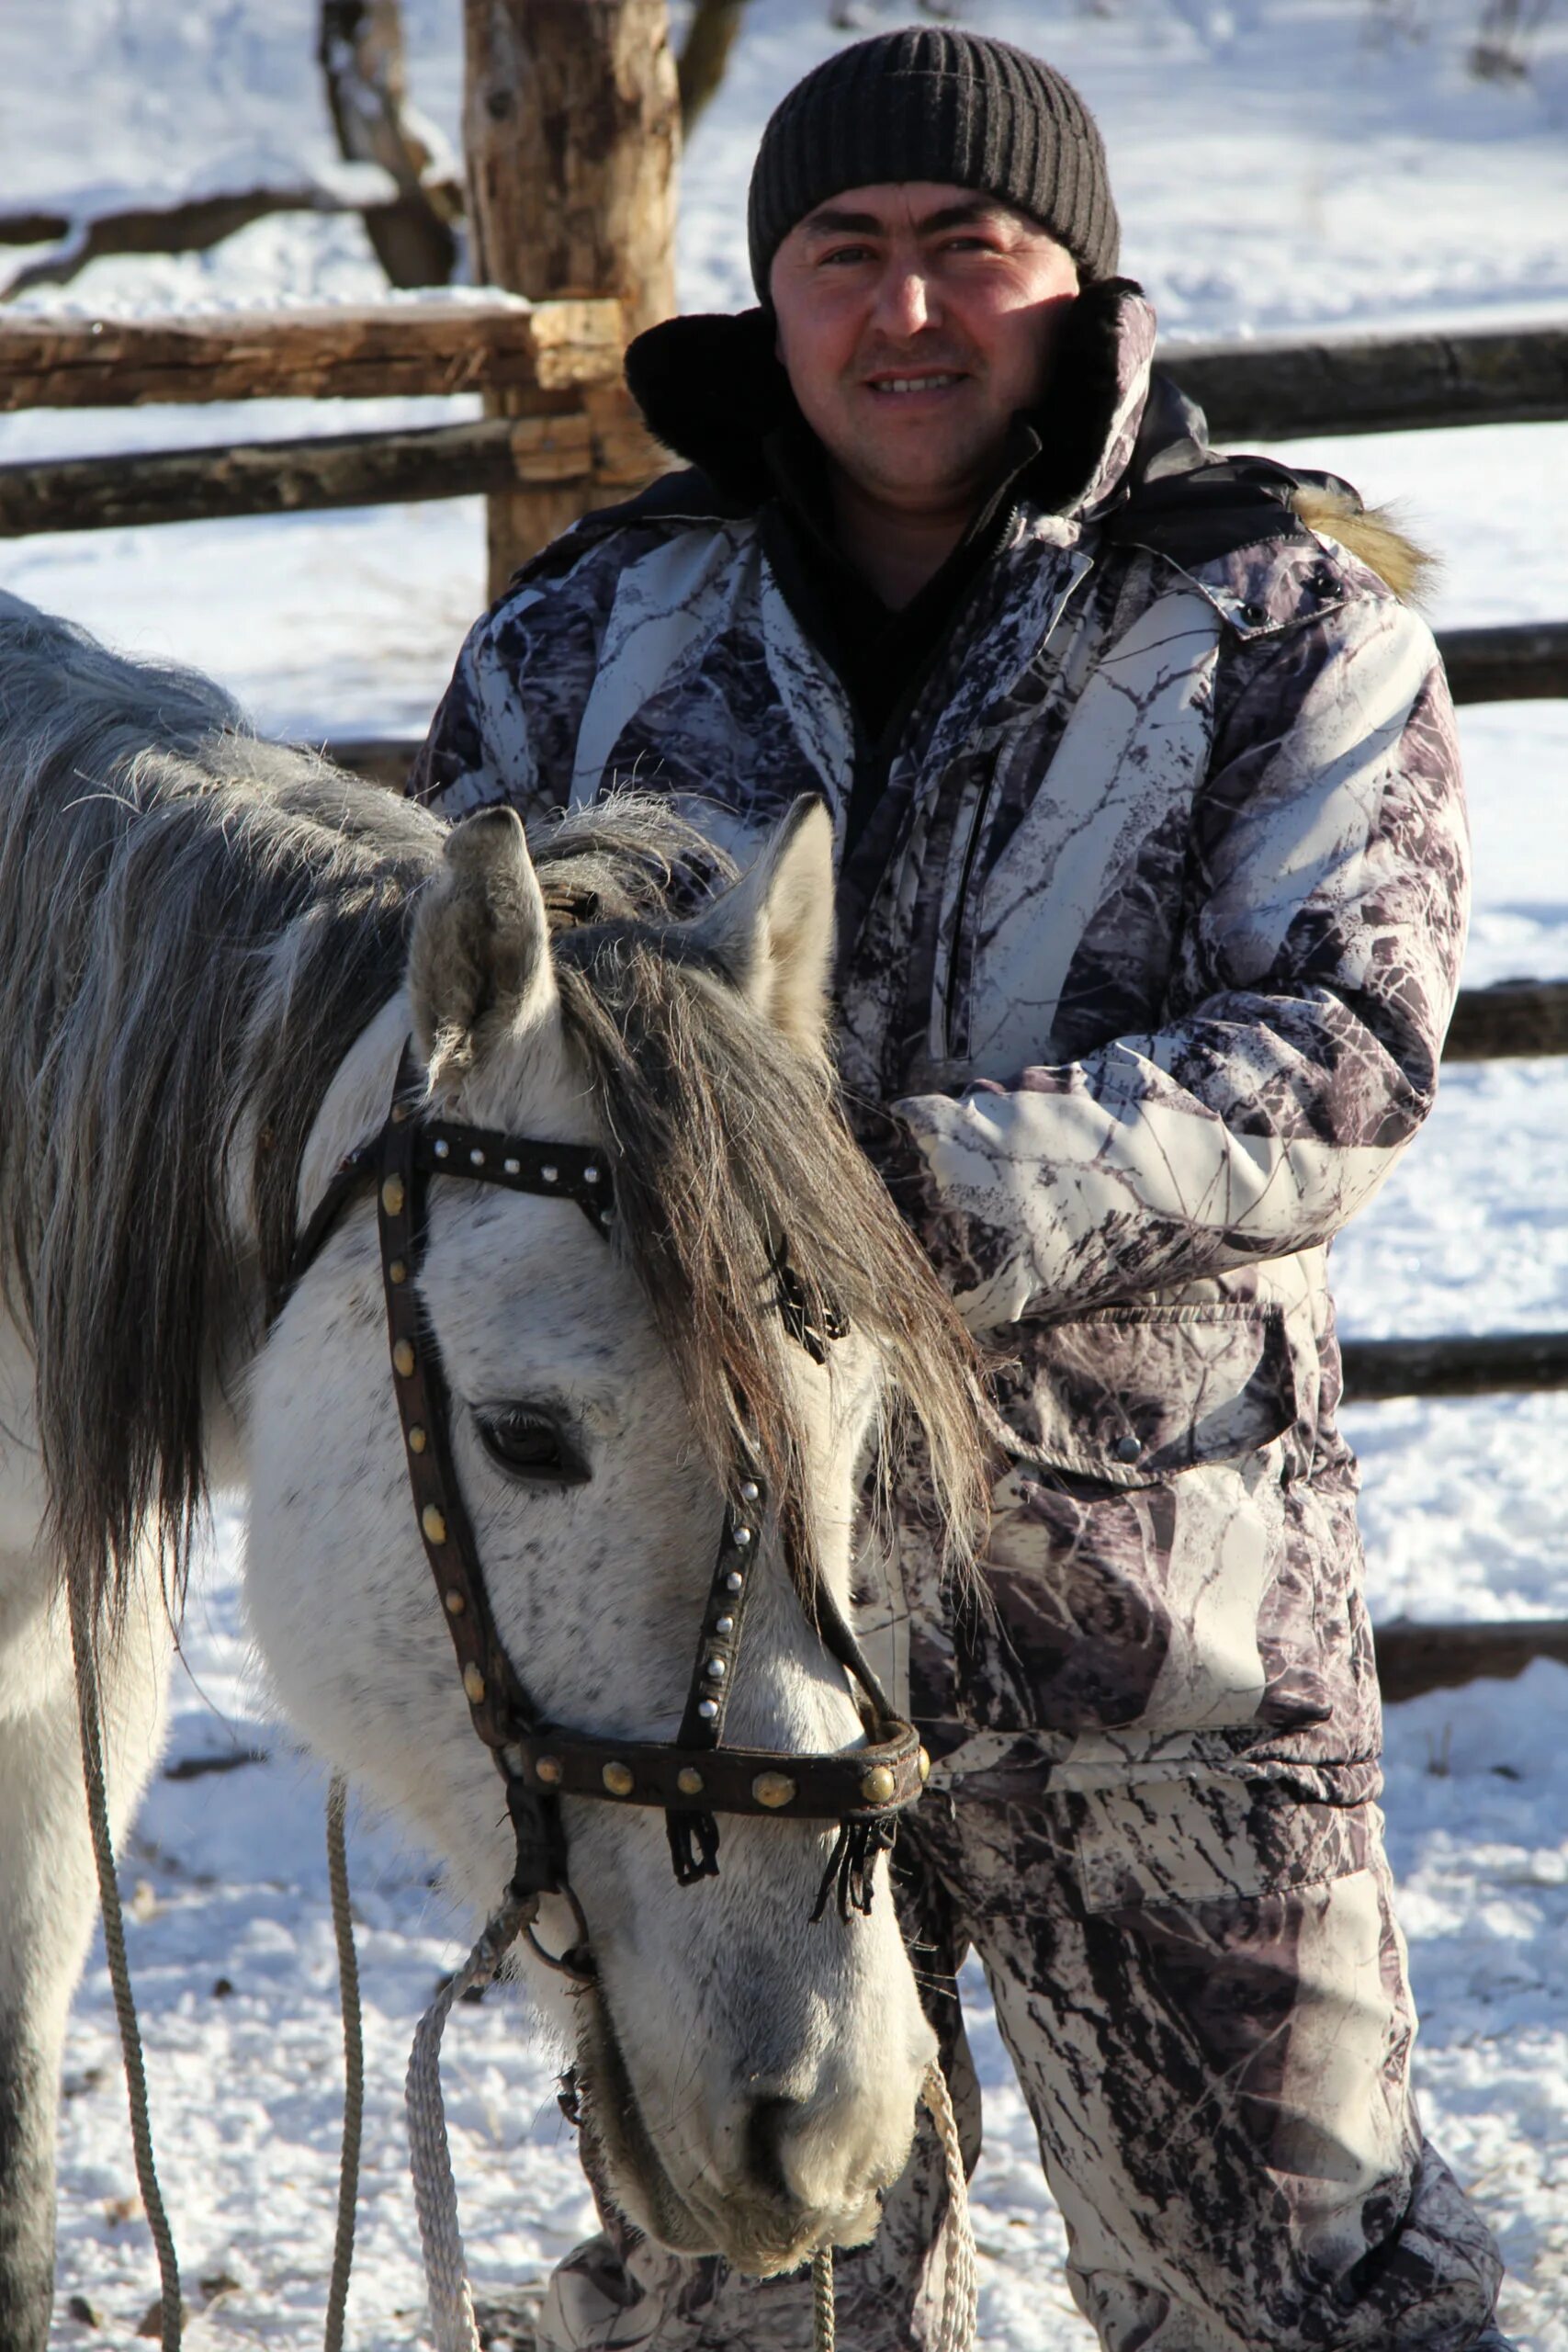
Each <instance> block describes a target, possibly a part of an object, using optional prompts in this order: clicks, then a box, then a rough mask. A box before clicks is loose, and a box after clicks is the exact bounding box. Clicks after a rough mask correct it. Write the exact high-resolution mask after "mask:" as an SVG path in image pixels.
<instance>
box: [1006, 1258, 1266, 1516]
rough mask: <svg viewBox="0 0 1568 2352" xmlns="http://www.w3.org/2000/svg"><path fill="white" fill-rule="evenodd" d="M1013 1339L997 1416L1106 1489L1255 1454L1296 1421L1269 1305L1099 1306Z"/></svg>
mask: <svg viewBox="0 0 1568 2352" xmlns="http://www.w3.org/2000/svg"><path fill="white" fill-rule="evenodd" d="M1018 1341H1019V1344H1018V1347H1017V1351H1016V1353H1015V1356H1014V1358H1013V1360H1012V1361H1011V1362H1010V1363H1009V1364H1007V1365H1006V1366H1005V1367H1004V1368H1003V1370H1002V1371H1001V1373H1000V1374H999V1375H998V1380H997V1383H996V1392H997V1404H998V1409H999V1411H1000V1413H1001V1415H1002V1418H1003V1419H1004V1420H1005V1421H1006V1422H1007V1423H1008V1424H1009V1426H1010V1428H1011V1429H1013V1430H1016V1431H1017V1432H1018V1435H1019V1436H1020V1437H1021V1439H1022V1440H1023V1442H1024V1445H1025V1446H1026V1447H1027V1449H1028V1451H1029V1453H1031V1454H1032V1455H1035V1456H1038V1457H1041V1458H1043V1461H1044V1462H1045V1463H1046V1464H1048V1465H1050V1466H1052V1467H1055V1468H1057V1469H1060V1470H1063V1471H1065V1472H1066V1473H1068V1474H1069V1475H1072V1476H1078V1477H1082V1478H1087V1479H1092V1480H1095V1481H1098V1482H1099V1483H1100V1484H1102V1485H1105V1486H1108V1487H1141V1486H1147V1485H1149V1484H1150V1483H1151V1482H1155V1481H1158V1480H1162V1479H1167V1478H1171V1477H1175V1476H1179V1474H1180V1473H1181V1472H1182V1471H1185V1470H1194V1469H1199V1468H1201V1467H1202V1466H1203V1465H1204V1464H1209V1463H1219V1462H1230V1461H1235V1460H1236V1459H1238V1458H1240V1457H1242V1456H1245V1455H1247V1454H1254V1453H1261V1452H1262V1451H1263V1449H1264V1448H1265V1447H1266V1446H1269V1445H1271V1444H1273V1443H1274V1442H1275V1441H1276V1440H1277V1439H1280V1438H1282V1437H1283V1436H1284V1435H1285V1433H1286V1432H1287V1430H1291V1429H1292V1428H1293V1426H1294V1425H1295V1423H1296V1421H1297V1419H1298V1408H1297V1397H1296V1378H1295V1368H1294V1364H1293V1363H1292V1354H1291V1348H1290V1343H1289V1337H1288V1334H1287V1331H1286V1328H1285V1316H1284V1310H1283V1308H1282V1307H1281V1306H1278V1305H1277V1304H1275V1303H1273V1302H1259V1301H1253V1300H1245V1301H1241V1300H1238V1301H1224V1300H1222V1301H1214V1302H1210V1303H1207V1304H1204V1305H1201V1306H1106V1307H1100V1308H1099V1309H1097V1310H1095V1311H1094V1312H1092V1313H1090V1314H1088V1315H1081V1316H1076V1317H1074V1318H1073V1320H1072V1321H1071V1322H1067V1323H1055V1324H1030V1325H1023V1326H1021V1327H1020V1329H1019V1332H1018Z"/></svg>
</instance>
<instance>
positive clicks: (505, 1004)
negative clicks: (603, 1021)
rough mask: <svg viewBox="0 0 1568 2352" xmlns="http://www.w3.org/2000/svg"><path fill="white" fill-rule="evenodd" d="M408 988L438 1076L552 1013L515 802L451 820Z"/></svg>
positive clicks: (418, 1036) (537, 906)
mask: <svg viewBox="0 0 1568 2352" xmlns="http://www.w3.org/2000/svg"><path fill="white" fill-rule="evenodd" d="M409 994H410V999H411V1001H412V1012H413V1033H414V1043H415V1046H417V1048H418V1051H419V1053H420V1055H421V1056H422V1057H423V1059H424V1061H425V1062H426V1063H427V1064H428V1065H429V1067H430V1071H431V1076H432V1079H433V1080H438V1079H441V1078H460V1077H462V1076H463V1075H464V1074H465V1073H466V1072H468V1070H469V1069H472V1068H473V1066H474V1064H475V1063H476V1062H477V1061H478V1060H479V1059H480V1057H482V1056H483V1055H484V1054H485V1053H487V1052H488V1051H490V1050H491V1048H492V1047H493V1046H498V1045H501V1044H502V1043H503V1042H504V1043H508V1044H515V1043H516V1042H517V1041H518V1040H519V1038H520V1037H521V1035H523V1034H524V1033H525V1032H526V1031H529V1030H532V1029H536V1028H537V1027H538V1026H539V1025H540V1024H541V1023H544V1022H545V1021H547V1020H548V1019H549V1018H551V1016H552V1015H553V1014H554V1012H555V1010H556V1003H557V997H556V981H555V971H554V968H553V967H552V965H551V962H550V933H549V920H548V917H547V914H546V912H545V901H544V898H543V896H542V894H541V892H540V889H539V882H538V876H536V874H535V872H534V864H533V860H532V859H531V858H530V856H529V855H528V844H527V842H526V841H525V838H524V833H523V824H522V820H521V819H520V818H519V817H518V815H517V812H516V810H515V809H506V808H502V809H483V810H481V811H480V813H479V815H478V816H476V817H470V818H468V820H466V822H464V823H463V824H460V825H456V826H454V827H453V829H452V831H451V833H450V835H449V836H448V838H447V842H446V872H445V873H444V874H443V875H442V876H440V878H439V880H437V881H436V882H434V883H433V884H432V886H431V888H430V889H429V890H428V891H427V893H426V894H425V897H424V899H423V901H422V902H421V905H420V909H419V913H418V915H417V917H416V918H415V922H414V929H413V940H412V945H411V947H410V951H409Z"/></svg>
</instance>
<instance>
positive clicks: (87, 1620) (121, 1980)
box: [66, 1574, 184, 2352]
mask: <svg viewBox="0 0 1568 2352" xmlns="http://www.w3.org/2000/svg"><path fill="white" fill-rule="evenodd" d="M66 1582H67V1586H68V1589H69V1591H70V1597H71V1650H72V1656H73V1659H74V1661H75V1668H76V1716H77V1722H78V1724H79V1726H80V1730H81V1735H82V1780H83V1784H84V1786H85V1789H86V1792H87V1823H88V1826H89V1828H90V1830H91V1832H92V1838H93V1860H94V1863H95V1864H96V1869H97V1873H98V1903H99V1906H100V1908H101V1909H102V1912H103V1915H104V1951H105V1952H106V1953H107V1958H108V1964H109V1983H110V1985H112V1987H113V1988H114V2014H115V2022H116V2024H117V2025H118V2028H119V2049H120V2056H121V2059H122V2061H123V2062H124V2066H125V2090H126V2100H127V2104H128V2105H129V2107H130V2145H131V2149H132V2151H133V2153H134V2154H135V2158H136V2185H137V2187H138V2188H139V2189H140V2190H141V2208H142V2211H143V2212H144V2213H145V2214H146V2216H147V2226H148V2228H149V2229H150V2230H151V2231H152V2244H153V2245H154V2246H155V2248H156V2249H157V2255H158V2286H159V2301H158V2333H159V2339H160V2343H161V2346H162V2352H180V2333H181V2324H182V2321H183V2319H184V2312H183V2311H182V2309H181V2304H180V2265H179V2256H177V2255H176V2253H175V2238H174V2232H173V2231H172V2230H171V2229H170V2227H169V2216H168V2213H167V2212H166V2211H165V2210H164V2196H163V2191H162V2190H161V2189H160V2188H159V2186H158V2167H157V2164H156V2161H155V2159H154V2156H153V2153H152V2111H151V2109H150V2107H149V2105H148V2099H147V2068H146V2065H145V2064H144V2062H143V2059H142V2054H141V2025H140V2024H139V2022H138V2020H137V2016H136V1996H135V1995H134V1994H133V1993H132V1991H131V1989H130V1962H129V1960H128V1959H127V1958H126V1951H125V1915H124V1913H123V1912H122V1911H121V1909H120V1905H119V1883H118V1880H117V1878H116V1877H115V1868H114V1833H113V1831H112V1829H111V1828H110V1826H109V1801H108V1790H107V1784H106V1781H105V1778H104V1737H103V1707H102V1704H101V1702H100V1699H99V1693H98V1666H97V1653H96V1649H95V1647H94V1636H95V1627H94V1624H93V1613H92V1607H91V1604H90V1602H89V1601H88V1600H87V1598H86V1596H85V1593H84V1592H83V1591H82V1589H81V1580H80V1578H79V1577H77V1576H75V1575H74V1574H73V1575H70V1576H68V1577H67V1579H66Z"/></svg>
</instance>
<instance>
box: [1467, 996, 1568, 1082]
mask: <svg viewBox="0 0 1568 2352" xmlns="http://www.w3.org/2000/svg"><path fill="white" fill-rule="evenodd" d="M1537 1054H1568V980H1504V981H1501V982H1499V984H1498V986H1497V987H1496V988H1491V989H1461V991H1460V999H1459V1002H1458V1004H1457V1005H1456V1006H1455V1007H1454V1017H1453V1020H1452V1022H1451V1023H1450V1026H1449V1034H1448V1036H1447V1037H1446V1039H1445V1040H1444V1043H1443V1059H1444V1060H1445V1061H1446V1062H1496V1061H1519V1060H1524V1059H1527V1058H1529V1057H1530V1056H1532V1055H1537Z"/></svg>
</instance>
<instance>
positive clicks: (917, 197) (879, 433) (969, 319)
mask: <svg viewBox="0 0 1568 2352" xmlns="http://www.w3.org/2000/svg"><path fill="white" fill-rule="evenodd" d="M769 285H770V290H771V293H772V296H773V310H774V313H775V315H776V317H777V320H778V334H779V356H780V357H781V358H782V360H783V361H784V367H785V368H786V369H787V370H788V373H789V379H790V382H791V384H792V385H793V387H794V389H795V399H796V400H797V401H799V403H800V407H801V410H802V412H803V413H804V415H805V417H806V421H807V424H809V425H810V426H811V428H812V430H813V432H814V433H815V434H816V435H817V436H818V440H820V441H821V442H822V443H823V444H824V446H825V447H827V449H828V450H829V453H830V455H831V456H832V457H833V458H836V459H837V460H838V462H839V464H840V466H841V467H842V468H843V469H844V471H845V472H846V473H847V474H848V475H849V476H850V478H851V480H852V481H853V482H854V483H855V484H856V485H857V486H858V487H859V488H860V489H862V490H863V491H865V492H868V493H869V494H870V495H871V496H873V497H874V498H876V499H878V500H880V501H882V502H884V503H887V504H891V505H896V506H899V507H902V508H906V509H908V510H911V511H919V510H921V509H931V510H934V509H938V508H946V507H955V506H959V505H962V504H964V503H969V502H973V501H975V500H976V499H977V498H978V497H979V496H981V495H982V494H983V493H984V492H985V491H986V490H987V488H989V486H990V484H991V482H992V481H993V480H994V478H995V475H996V471H997V467H998V461H999V459H1000V457H1001V453H1002V449H1003V446H1004V444H1005V441H1006V438H1007V431H1008V424H1009V422H1010V418H1011V417H1012V414H1013V413H1014V411H1015V410H1017V409H1021V408H1031V407H1032V406H1033V405H1034V404H1035V402H1036V401H1039V400H1040V398H1041V397H1042V395H1043V392H1044V390H1045V386H1046V382H1047V380H1048V378H1049V374H1050V368H1051V358H1052V353H1053V348H1054V345H1055V341H1056V337H1057V334H1058V333H1059V330H1060V328H1061V324H1062V321H1063V320H1064V318H1065V317H1066V312H1067V310H1068V308H1069V306H1070V305H1071V303H1072V301H1073V300H1074V298H1075V297H1076V295H1077V290H1078V274H1077V264H1076V263H1075V262H1074V260H1073V258H1072V256H1071V254H1068V253H1066V251H1064V249H1063V248H1062V246H1060V245H1059V244H1057V243H1056V242H1055V238H1054V237H1052V236H1050V235H1049V234H1048V233H1047V232H1046V231H1045V230H1043V229H1041V228H1038V227H1036V225H1035V224H1034V223H1033V222H1032V221H1031V220H1025V219H1024V218H1023V216H1022V215H1021V213H1017V212H1014V211H1012V210H1011V209H1010V208H1009V207H1008V206H1006V205H1002V204H998V203H997V202H996V201H995V200H994V199H993V198H990V197H986V196H979V195H976V192H975V190H974V189H973V188H962V187H942V186H941V185H940V184H938V183H936V182H934V181H928V180H906V181H898V182H886V183H883V184H881V185H879V186H877V187H856V188H850V189H848V190H847V191H846V192H845V193H844V194H843V195H842V196H836V197H834V198H833V199H832V201H831V202H830V203H828V204H823V205H818V208H817V209H816V211H814V212H811V213H808V214H807V218H806V219H805V220H802V221H800V222H798V223H797V224H796V226H795V228H793V229H792V230H791V231H790V232H789V235H788V236H787V237H786V238H785V239H784V243H783V244H782V245H781V246H780V247H779V250H778V252H777V254H776V255H775V256H774V259H773V272H772V276H771V278H770V281H769Z"/></svg>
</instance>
